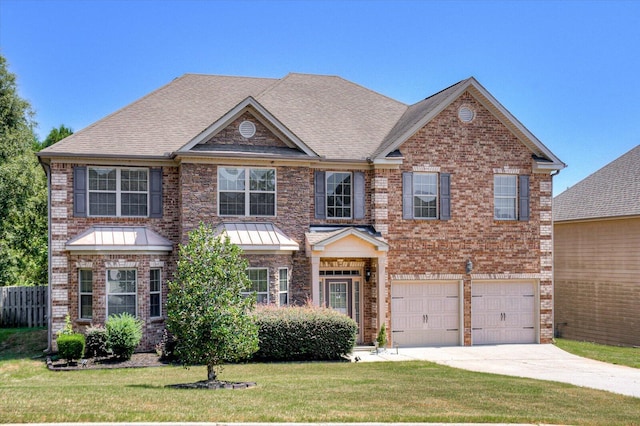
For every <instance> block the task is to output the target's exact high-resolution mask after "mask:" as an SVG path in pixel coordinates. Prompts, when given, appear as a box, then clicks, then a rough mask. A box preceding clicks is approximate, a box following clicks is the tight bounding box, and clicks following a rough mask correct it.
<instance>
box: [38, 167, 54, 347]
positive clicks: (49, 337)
mask: <svg viewBox="0 0 640 426" xmlns="http://www.w3.org/2000/svg"><path fill="white" fill-rule="evenodd" d="M38 162H39V163H40V165H41V166H42V168H43V169H44V173H45V175H46V176H47V353H50V352H51V351H52V350H53V347H52V342H53V334H52V329H53V323H52V315H51V311H52V300H51V299H52V289H51V271H52V268H51V166H50V165H49V164H47V163H45V162H43V161H42V158H41V157H40V156H38Z"/></svg>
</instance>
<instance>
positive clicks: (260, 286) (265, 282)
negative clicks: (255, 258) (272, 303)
mask: <svg viewBox="0 0 640 426" xmlns="http://www.w3.org/2000/svg"><path fill="white" fill-rule="evenodd" d="M247 275H248V276H249V280H250V281H251V286H250V287H249V288H247V290H246V291H244V292H243V293H242V294H245V295H251V294H253V293H256V295H257V302H258V303H269V271H268V269H267V268H250V269H247Z"/></svg>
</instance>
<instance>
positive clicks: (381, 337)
mask: <svg viewBox="0 0 640 426" xmlns="http://www.w3.org/2000/svg"><path fill="white" fill-rule="evenodd" d="M376 342H377V343H378V347H379V348H385V347H387V326H386V325H385V324H382V327H380V331H378V337H377V338H376Z"/></svg>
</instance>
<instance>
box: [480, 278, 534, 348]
mask: <svg viewBox="0 0 640 426" xmlns="http://www.w3.org/2000/svg"><path fill="white" fill-rule="evenodd" d="M539 287H540V286H539V283H538V282H537V281H529V280H518V281H472V282H471V344H473V345H487V344H508V343H537V342H539V341H540V333H539V324H540V297H539Z"/></svg>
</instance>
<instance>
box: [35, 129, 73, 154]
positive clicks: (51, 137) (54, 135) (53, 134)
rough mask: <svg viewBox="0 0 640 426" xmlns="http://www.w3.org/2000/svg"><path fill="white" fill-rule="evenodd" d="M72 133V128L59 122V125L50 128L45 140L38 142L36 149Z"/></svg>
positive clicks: (47, 145)
mask: <svg viewBox="0 0 640 426" xmlns="http://www.w3.org/2000/svg"><path fill="white" fill-rule="evenodd" d="M72 134H73V130H71V128H70V127H67V126H65V125H64V124H61V125H60V127H58V128H56V127H54V128H53V129H51V131H50V132H49V134H48V135H47V137H46V138H45V140H43V141H42V143H40V144H38V147H37V148H38V149H44V148H47V147H49V146H51V145H53V144H54V143H56V142H58V141H61V140H62V139H64V138H66V137H67V136H71V135H72Z"/></svg>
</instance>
